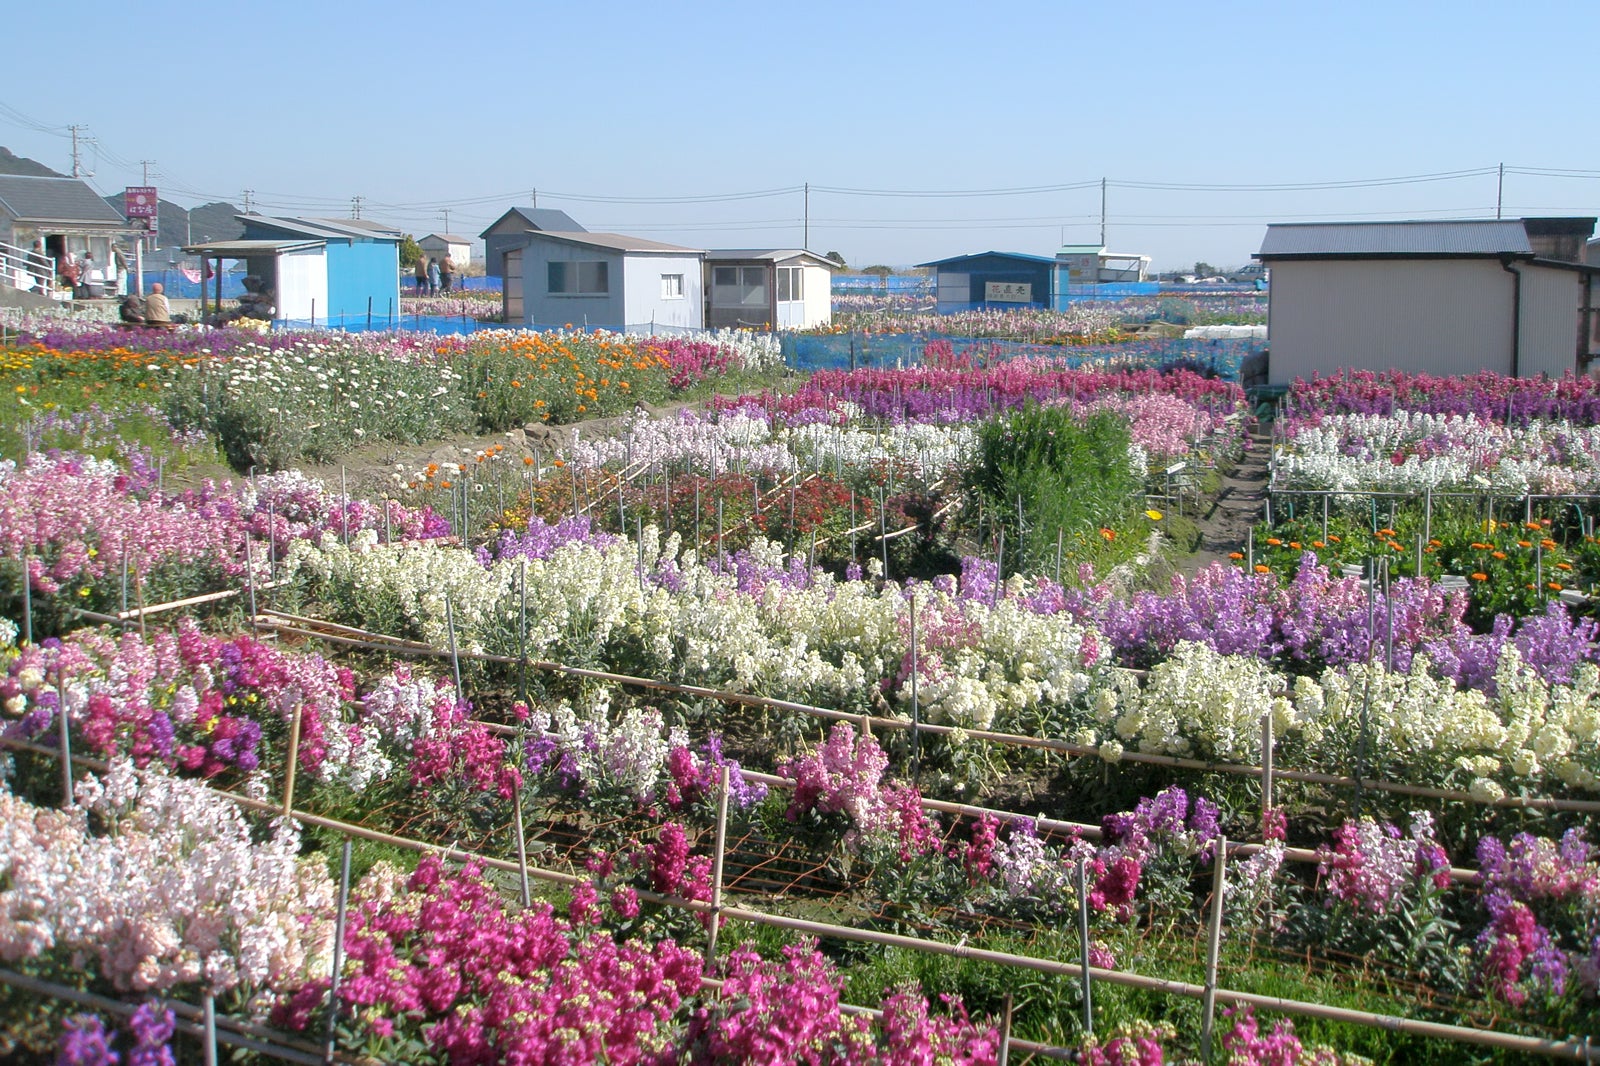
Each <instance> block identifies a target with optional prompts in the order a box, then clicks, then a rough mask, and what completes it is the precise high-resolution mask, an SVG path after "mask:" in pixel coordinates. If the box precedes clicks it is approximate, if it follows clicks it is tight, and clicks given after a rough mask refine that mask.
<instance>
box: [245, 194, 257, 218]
mask: <svg viewBox="0 0 1600 1066" xmlns="http://www.w3.org/2000/svg"><path fill="white" fill-rule="evenodd" d="M254 194H255V190H254V189H246V190H245V191H244V213H245V214H247V215H248V214H249V213H250V197H251V196H253V195H254Z"/></svg>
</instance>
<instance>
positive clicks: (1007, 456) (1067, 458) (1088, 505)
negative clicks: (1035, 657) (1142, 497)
mask: <svg viewBox="0 0 1600 1066" xmlns="http://www.w3.org/2000/svg"><path fill="white" fill-rule="evenodd" d="M1128 444H1129V436H1128V427H1127V424H1126V422H1125V421H1124V420H1123V419H1122V417H1121V416H1119V415H1117V414H1115V413H1113V412H1110V411H1099V412H1096V413H1094V414H1092V415H1090V416H1089V417H1088V418H1087V419H1085V420H1084V421H1083V422H1081V423H1080V422H1078V421H1077V420H1076V419H1074V417H1073V415H1072V412H1071V411H1070V410H1069V409H1067V408H1064V407H1038V406H1030V407H1028V408H1025V409H1024V410H1022V411H1019V412H1017V413H1016V414H1013V415H1012V416H1010V417H1009V418H1006V419H1004V420H1000V421H993V422H988V423H985V424H984V425H982V426H980V427H979V429H978V446H977V453H978V454H977V456H976V458H975V459H974V461H973V463H972V466H971V468H970V469H969V470H968V472H967V474H966V488H967V490H968V491H969V492H971V493H972V494H973V495H974V497H975V498H976V499H977V500H978V501H979V503H980V505H981V507H982V509H983V512H984V513H985V514H986V515H988V516H989V517H990V518H991V519H992V520H993V521H995V522H998V523H1000V524H1001V526H1002V527H1003V528H1004V530H1005V535H1006V544H1007V547H1006V558H1005V562H1006V571H1007V572H1008V573H1009V572H1012V571H1017V570H1035V571H1045V572H1047V571H1048V570H1049V569H1051V568H1053V567H1054V563H1055V553H1056V534H1057V531H1058V530H1061V531H1063V532H1065V534H1066V535H1067V536H1069V537H1082V536H1084V535H1085V534H1090V535H1091V536H1090V539H1091V540H1092V539H1093V537H1092V535H1093V534H1095V533H1097V531H1099V530H1101V529H1105V530H1109V531H1112V532H1113V533H1114V531H1115V529H1116V528H1117V527H1119V526H1125V525H1126V524H1127V523H1128V521H1129V520H1130V519H1131V517H1132V515H1133V514H1134V512H1135V507H1134V504H1135V501H1136V500H1137V498H1138V494H1139V493H1140V491H1141V489H1142V488H1143V485H1142V483H1141V481H1140V479H1139V474H1138V472H1137V471H1135V470H1134V469H1133V466H1132V464H1131V463H1130V462H1129V461H1128ZM1019 501H1020V510H1021V515H1020V516H1019V514H1018V510H1019ZM1103 539H1105V540H1106V541H1107V543H1112V542H1113V541H1114V539H1115V538H1114V537H1105V538H1103Z"/></svg>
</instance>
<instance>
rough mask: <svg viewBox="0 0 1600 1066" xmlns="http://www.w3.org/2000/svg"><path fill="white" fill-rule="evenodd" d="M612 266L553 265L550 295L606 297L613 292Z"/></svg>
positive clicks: (599, 264) (604, 264) (584, 264)
mask: <svg viewBox="0 0 1600 1066" xmlns="http://www.w3.org/2000/svg"><path fill="white" fill-rule="evenodd" d="M609 266H610V264H608V263H604V262H599V263H551V264H550V295H552V296H604V295H605V294H606V293H608V292H610V291H611V274H610V270H609Z"/></svg>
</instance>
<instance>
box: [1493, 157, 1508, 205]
mask: <svg viewBox="0 0 1600 1066" xmlns="http://www.w3.org/2000/svg"><path fill="white" fill-rule="evenodd" d="M1505 199H1506V165H1505V164H1504V163H1501V164H1500V178H1499V180H1498V181H1496V182H1495V187H1494V217H1495V218H1499V217H1500V209H1501V207H1503V206H1504V205H1505Z"/></svg>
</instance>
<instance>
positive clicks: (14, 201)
mask: <svg viewBox="0 0 1600 1066" xmlns="http://www.w3.org/2000/svg"><path fill="white" fill-rule="evenodd" d="M0 204H4V205H5V207H6V209H7V210H8V211H10V212H11V214H12V215H14V216H16V217H17V218H25V219H30V220H34V219H37V220H39V221H43V222H77V223H83V222H92V223H96V224H101V223H103V224H105V225H110V226H126V225H127V224H128V223H127V221H126V220H125V219H124V218H123V217H122V215H121V213H119V212H118V211H117V209H116V208H114V207H112V206H111V205H110V204H108V203H106V202H105V201H104V200H102V199H101V198H100V194H99V193H97V192H95V191H94V190H93V189H91V188H89V186H88V185H85V184H84V183H83V182H81V181H79V180H78V179H77V178H36V177H31V176H28V175H23V174H0Z"/></svg>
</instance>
